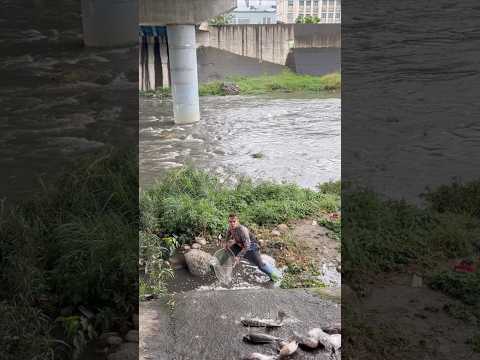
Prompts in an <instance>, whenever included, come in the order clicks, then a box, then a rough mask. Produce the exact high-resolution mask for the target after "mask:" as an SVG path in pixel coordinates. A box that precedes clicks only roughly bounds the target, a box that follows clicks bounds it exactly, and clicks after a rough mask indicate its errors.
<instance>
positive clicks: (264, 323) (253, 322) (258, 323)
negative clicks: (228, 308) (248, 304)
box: [240, 310, 286, 328]
mask: <svg viewBox="0 0 480 360" xmlns="http://www.w3.org/2000/svg"><path fill="white" fill-rule="evenodd" d="M285 316H286V314H285V313H284V312H283V311H281V310H280V311H279V312H278V316H277V319H276V320H273V319H259V318H241V319H240V322H241V323H242V325H243V326H249V327H266V328H273V327H281V326H282V325H283V319H284V318H285Z"/></svg>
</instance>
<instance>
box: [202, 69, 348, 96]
mask: <svg viewBox="0 0 480 360" xmlns="http://www.w3.org/2000/svg"><path fill="white" fill-rule="evenodd" d="M228 80H229V81H231V82H233V83H235V85H237V86H238V87H239V88H240V95H257V94H268V93H272V92H297V91H298V92H309V93H318V92H322V91H329V90H340V87H341V75H340V74H339V73H333V74H329V75H324V76H312V75H300V74H296V73H294V72H291V71H284V72H282V73H280V74H277V75H262V76H254V77H246V76H244V77H241V76H232V77H230V78H229V79H228ZM222 85H223V82H221V81H215V82H211V83H207V84H202V85H200V95H202V96H204V95H225V93H224V91H223V87H222Z"/></svg>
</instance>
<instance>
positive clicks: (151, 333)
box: [140, 289, 341, 360]
mask: <svg viewBox="0 0 480 360" xmlns="http://www.w3.org/2000/svg"><path fill="white" fill-rule="evenodd" d="M175 300H176V304H175V310H174V311H173V312H172V313H171V315H170V321H166V320H165V319H166V318H168V317H169V315H168V312H167V313H165V308H164V307H162V306H161V304H160V303H155V302H152V303H144V304H142V305H141V311H140V314H141V315H140V316H141V319H140V320H141V322H140V324H141V325H140V326H141V328H142V331H141V336H143V338H142V340H141V359H145V360H147V359H162V360H170V359H171V360H190V359H192V360H193V359H197V360H201V359H209V360H217V359H218V360H226V359H232V360H233V359H241V358H242V356H245V355H247V354H249V353H251V352H261V353H265V354H268V353H275V352H276V349H274V347H273V346H272V345H251V344H247V343H244V342H243V341H242V336H243V335H244V334H246V333H248V329H247V328H245V327H244V326H242V325H241V323H240V318H241V317H248V316H253V317H262V318H275V317H276V315H277V312H278V311H279V310H284V311H285V312H286V313H287V314H288V318H287V319H286V320H285V324H284V326H282V327H281V328H279V329H275V330H273V331H271V332H270V333H271V334H273V335H275V336H279V337H282V338H288V337H289V336H291V335H293V331H297V332H299V333H305V332H306V331H307V330H308V329H310V328H313V327H319V326H325V325H329V324H333V323H338V322H340V321H341V312H340V304H339V303H338V302H335V301H331V300H327V299H325V298H323V297H321V296H320V295H319V294H318V293H314V292H311V291H308V290H303V289H295V290H283V289H273V290H270V289H252V290H235V291H232V290H223V291H191V292H186V293H182V294H179V295H177V296H176V299H175ZM162 312H163V314H162ZM152 316H156V317H157V319H158V321H157V323H156V324H155V320H153V319H152ZM160 322H161V323H162V324H161V323H160ZM257 330H259V331H263V330H262V329H257ZM290 358H291V359H320V360H321V359H329V354H326V353H322V352H320V351H316V352H304V351H302V350H299V351H298V352H297V353H296V354H295V355H294V356H292V357H290Z"/></svg>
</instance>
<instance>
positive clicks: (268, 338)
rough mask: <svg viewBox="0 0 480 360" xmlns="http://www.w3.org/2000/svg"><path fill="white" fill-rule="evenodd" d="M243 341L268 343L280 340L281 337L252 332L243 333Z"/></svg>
mask: <svg viewBox="0 0 480 360" xmlns="http://www.w3.org/2000/svg"><path fill="white" fill-rule="evenodd" d="M243 341H246V342H249V343H252V344H269V343H274V342H279V341H281V339H280V338H278V337H276V336H272V335H268V334H263V333H258V332H253V333H248V334H246V335H244V336H243Z"/></svg>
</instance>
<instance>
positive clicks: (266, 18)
mask: <svg viewBox="0 0 480 360" xmlns="http://www.w3.org/2000/svg"><path fill="white" fill-rule="evenodd" d="M229 15H231V16H232V20H231V23H232V24H276V23H277V9H276V0H239V1H238V7H237V8H236V9H235V10H233V11H232V12H231V13H230V14H229Z"/></svg>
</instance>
